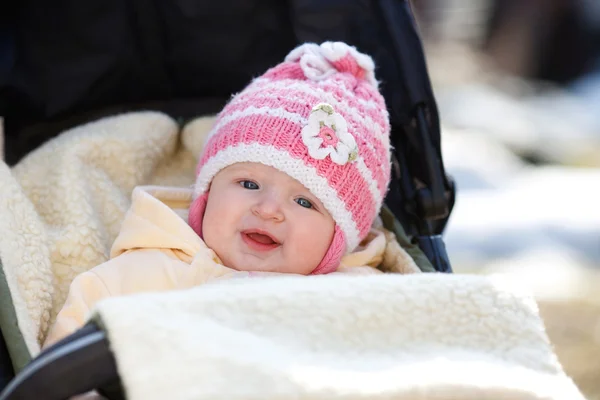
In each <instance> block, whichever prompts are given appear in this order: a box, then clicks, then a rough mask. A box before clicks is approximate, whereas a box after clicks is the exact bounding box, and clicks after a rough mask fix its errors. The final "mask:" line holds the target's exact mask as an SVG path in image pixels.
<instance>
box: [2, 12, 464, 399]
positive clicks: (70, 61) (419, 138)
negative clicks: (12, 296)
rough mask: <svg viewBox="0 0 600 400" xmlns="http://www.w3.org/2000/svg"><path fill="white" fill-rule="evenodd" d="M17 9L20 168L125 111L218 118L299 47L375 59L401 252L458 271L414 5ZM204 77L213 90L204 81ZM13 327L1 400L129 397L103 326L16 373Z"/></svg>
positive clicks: (11, 67)
mask: <svg viewBox="0 0 600 400" xmlns="http://www.w3.org/2000/svg"><path fill="white" fill-rule="evenodd" d="M9 3H10V4H4V5H3V6H2V7H5V9H3V10H0V18H2V20H3V21H2V23H3V27H2V31H1V35H2V39H1V42H0V46H1V47H2V54H4V56H3V57H4V58H3V59H0V62H1V63H2V64H3V65H1V69H0V73H1V74H2V75H0V79H1V80H0V84H1V86H0V90H1V91H0V106H1V111H0V113H1V115H3V117H4V126H5V137H6V139H5V148H6V161H7V163H8V164H9V165H11V164H15V163H17V162H18V161H19V160H20V159H21V158H22V157H24V156H25V155H26V154H27V153H29V152H30V151H32V150H33V149H35V148H37V147H38V146H39V145H40V144H42V143H43V142H45V141H47V140H48V139H50V138H52V137H54V136H57V135H58V134H59V133H61V132H62V131H65V130H67V129H69V128H72V127H74V126H77V125H79V124H82V123H85V122H88V121H92V120H95V119H97V118H100V117H104V116H108V115H112V114H116V113H119V112H125V111H136V110H148V109H150V110H157V111H161V112H164V113H166V114H167V115H169V116H171V117H172V118H173V119H175V120H177V121H178V122H179V123H180V124H181V125H183V124H185V122H187V121H189V120H191V119H193V118H194V117H196V116H197V115H201V114H207V113H214V112H217V111H218V110H219V109H220V108H221V107H222V106H223V105H224V104H225V102H226V101H227V99H228V97H229V96H230V95H231V93H234V92H236V91H238V90H240V89H241V88H243V87H244V86H245V85H246V84H247V83H248V82H249V81H250V79H251V78H252V77H253V76H256V75H257V74H259V73H261V72H262V71H264V70H266V69H267V68H268V67H269V66H271V65H273V64H275V63H276V62H277V61H278V60H280V59H282V58H283V56H285V54H287V52H288V51H289V50H290V49H292V48H293V47H295V46H296V45H297V44H299V43H303V42H322V41H326V40H340V41H345V42H347V43H349V44H351V45H354V46H356V47H357V48H358V49H359V50H361V51H363V52H365V53H368V54H370V55H372V56H373V58H374V60H375V62H376V65H377V66H378V71H377V74H378V77H379V78H380V79H381V80H382V92H383V94H384V97H385V98H386V101H387V104H388V107H389V111H390V118H391V126H392V137H391V141H392V143H393V147H394V153H393V178H392V182H391V187H390V190H389V192H388V195H387V198H386V205H387V208H388V209H389V210H390V211H391V213H392V219H393V220H394V223H395V225H396V228H397V229H396V232H397V233H398V231H402V232H403V234H404V236H403V237H405V238H409V239H407V240H404V241H403V242H402V241H401V244H404V245H405V246H406V247H407V248H409V247H410V248H411V251H413V253H411V254H416V255H417V257H419V256H420V257H421V262H419V263H418V264H419V267H420V268H421V269H422V270H423V271H428V272H446V273H449V272H451V266H450V262H449V260H448V257H447V254H446V252H445V249H444V244H443V241H442V237H441V234H442V232H443V230H444V227H445V225H446V222H447V221H448V218H449V215H450V212H451V210H452V206H453V203H454V196H455V188H454V184H453V181H452V179H451V178H450V177H449V176H447V175H446V173H445V171H444V165H443V162H442V157H441V150H440V147H441V146H440V123H439V119H438V112H437V109H436V103H435V100H434V96H433V92H432V88H431V85H430V82H429V78H428V74H427V68H426V63H425V57H424V53H423V49H422V45H421V41H420V39H419V35H418V31H417V27H416V23H415V20H414V18H413V14H412V11H411V7H410V4H409V2H408V1H393V0H367V1H342V2H336V1H322V0H319V1H287V2H282V1H280V0H272V1H267V2H245V1H234V0H225V1H221V2H217V3H215V2H202V1H188V0H178V1H175V2H167V3H168V4H167V3H164V4H163V3H162V2H143V1H137V0H134V1H129V2H108V3H107V2H106V1H96V0H93V1H91V2H90V1H88V2H86V3H85V4H86V5H85V6H83V5H81V4H83V3H81V4H80V2H75V1H70V2H63V4H62V6H57V5H56V4H54V3H45V2H34V5H33V4H27V3H19V2H9ZM215 20H219V21H220V22H219V23H216V22H215ZM205 55H210V56H209V57H207V56H205ZM225 65H227V66H229V67H227V68H225V67H224V66H225ZM197 71H202V75H203V76H211V77H213V79H211V80H202V81H200V80H197V79H196V78H195V77H196V76H198V75H199V74H197ZM4 286H5V285H4ZM4 286H3V289H2V291H4V293H5V295H3V296H2V298H3V299H4V298H5V297H6V293H7V291H6V290H5V289H6V288H5V287H4ZM2 306H3V308H6V305H5V304H2ZM2 322H3V325H2V333H3V334H4V338H3V339H2V340H1V341H0V344H1V349H0V350H1V352H0V369H1V371H0V372H1V374H0V389H3V392H2V394H1V396H0V398H1V399H2V400H8V399H41V398H44V399H49V400H50V399H63V398H68V397H70V396H72V395H74V394H78V393H83V392H86V391H88V390H92V389H99V390H100V391H101V392H102V393H104V394H105V395H106V396H108V397H109V398H121V397H122V396H123V394H122V391H121V390H120V389H119V386H120V385H119V375H118V373H117V368H116V363H115V359H114V356H113V354H112V353H111V350H110V347H109V343H108V340H107V337H106V335H105V333H104V331H103V330H102V329H101V328H100V327H99V326H96V325H94V324H89V325H87V326H86V327H84V328H82V329H81V330H79V331H78V332H76V333H75V334H73V335H71V336H70V337H68V338H66V339H64V340H62V341H61V342H59V343H57V344H56V345H54V346H52V347H51V348H49V349H47V350H45V351H44V352H42V353H41V354H40V355H38V356H37V357H36V358H35V359H33V360H32V361H31V362H30V363H28V365H27V366H25V367H24V368H22V367H21V366H17V367H16V368H13V366H14V365H16V363H15V360H14V351H13V349H12V348H11V340H12V339H13V337H14V332H8V329H7V328H6V327H5V324H4V322H5V321H2ZM4 339H6V341H5V340H4ZM89 371H93V373H90V372H89ZM51 382H63V383H62V384H60V385H51V384H49V383H51Z"/></svg>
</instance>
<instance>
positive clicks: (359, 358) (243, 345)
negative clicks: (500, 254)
mask: <svg viewBox="0 0 600 400" xmlns="http://www.w3.org/2000/svg"><path fill="white" fill-rule="evenodd" d="M97 313H98V315H97V318H99V319H100V320H101V321H102V323H103V324H104V326H105V327H106V328H107V329H108V332H109V340H110V342H111V346H112V348H113V350H114V352H115V354H116V357H117V364H118V368H119V371H120V374H121V376H122V378H123V381H124V384H125V387H126V391H127V393H128V396H129V397H128V398H129V399H132V400H137V399H139V400H142V399H143V400H154V399H156V400H158V399H179V400H185V399H198V400H200V399H211V400H215V399H228V400H233V399H244V400H245V399H261V400H270V399H273V400H275V399H282V400H283V399H286V400H287V399H344V400H346V399H347V400H350V399H438V400H441V399H461V400H465V399H467V400H468V399H478V400H482V399H504V400H513V399H527V400H529V399H540V400H541V399H553V400H558V399H564V400H567V399H568V400H577V399H582V398H583V397H582V395H581V394H580V393H579V391H578V390H577V388H576V387H575V385H574V384H573V382H572V381H571V379H569V378H568V377H567V376H565V374H564V373H563V371H562V368H561V366H560V365H559V363H558V361H557V358H556V356H555V354H554V353H553V350H552V348H551V346H550V344H549V341H548V338H547V336H546V333H545V331H544V326H543V324H542V321H541V320H540V318H539V316H538V311H537V307H536V304H535V302H534V301H533V299H532V298H530V297H529V296H527V295H526V294H524V293H523V292H522V291H521V289H519V288H517V287H515V286H514V285H513V284H511V283H508V282H503V281H501V280H499V278H494V279H490V278H483V277H476V276H466V275H462V276H461V275H438V274H422V275H387V274H386V275H376V276H359V277H346V276H341V277H340V276H337V277H334V276H317V277H300V278H296V277H277V278H264V279H256V278H255V279H252V278H249V279H239V280H232V281H223V282H219V283H216V284H213V285H206V286H202V287H199V288H195V289H192V290H188V291H183V292H172V293H168V294H151V295H136V296H129V297H124V298H115V299H108V300H105V301H103V302H101V303H100V305H99V308H98V310H97Z"/></svg>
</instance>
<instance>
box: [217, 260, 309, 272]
mask: <svg viewBox="0 0 600 400" xmlns="http://www.w3.org/2000/svg"><path fill="white" fill-rule="evenodd" d="M252 257H253V256H252V255H249V256H245V258H246V262H231V265H227V263H226V262H225V261H224V263H225V266H227V267H229V268H231V269H235V270H236V271H244V272H264V273H276V274H297V275H310V273H311V272H312V271H314V269H315V268H316V266H315V267H314V268H311V269H310V270H309V268H306V267H304V266H303V267H300V266H298V267H296V266H292V267H290V266H289V265H288V266H285V265H282V264H270V263H268V262H264V261H263V260H259V259H258V258H257V259H256V260H249V259H250V258H252ZM258 261H262V262H258ZM307 270H308V272H307Z"/></svg>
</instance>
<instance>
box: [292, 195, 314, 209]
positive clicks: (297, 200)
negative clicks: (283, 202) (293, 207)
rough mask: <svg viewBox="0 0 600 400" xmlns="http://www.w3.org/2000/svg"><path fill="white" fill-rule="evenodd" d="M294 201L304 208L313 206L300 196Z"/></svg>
mask: <svg viewBox="0 0 600 400" xmlns="http://www.w3.org/2000/svg"><path fill="white" fill-rule="evenodd" d="M296 203H298V204H300V205H301V206H302V207H304V208H313V205H312V203H311V202H310V201H308V200H306V199H303V198H302V197H300V198H299V199H296Z"/></svg>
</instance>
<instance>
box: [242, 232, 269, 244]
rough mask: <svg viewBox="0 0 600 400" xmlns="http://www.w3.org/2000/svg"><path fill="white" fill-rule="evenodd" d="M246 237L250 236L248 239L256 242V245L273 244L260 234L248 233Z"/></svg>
mask: <svg viewBox="0 0 600 400" xmlns="http://www.w3.org/2000/svg"><path fill="white" fill-rule="evenodd" d="M248 236H250V238H251V239H252V240H255V241H257V242H258V243H262V244H273V243H275V242H274V241H273V239H271V238H270V237H268V236H267V235H263V234H261V233H249V234H248Z"/></svg>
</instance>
